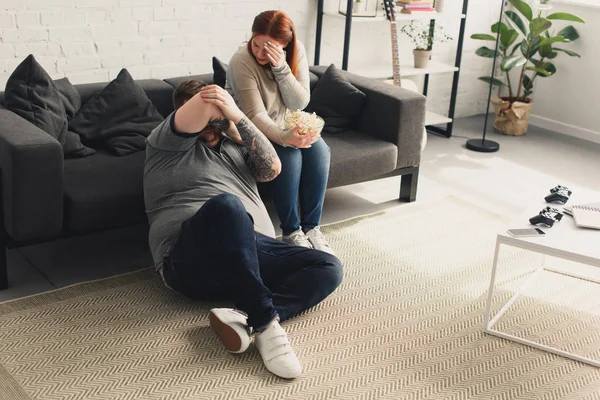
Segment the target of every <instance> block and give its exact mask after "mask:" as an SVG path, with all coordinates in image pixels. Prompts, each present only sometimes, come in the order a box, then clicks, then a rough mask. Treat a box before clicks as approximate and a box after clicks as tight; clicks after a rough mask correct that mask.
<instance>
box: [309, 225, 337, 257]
mask: <svg viewBox="0 0 600 400" xmlns="http://www.w3.org/2000/svg"><path fill="white" fill-rule="evenodd" d="M306 237H307V238H308V241H309V242H310V244H312V247H313V249H315V250H321V251H324V252H325V253H329V254H331V255H332V256H335V252H334V251H333V249H332V248H331V246H330V245H329V243H327V240H325V236H323V233H321V229H320V228H319V227H318V226H317V227H316V228H313V229H311V230H310V231H308V232H306Z"/></svg>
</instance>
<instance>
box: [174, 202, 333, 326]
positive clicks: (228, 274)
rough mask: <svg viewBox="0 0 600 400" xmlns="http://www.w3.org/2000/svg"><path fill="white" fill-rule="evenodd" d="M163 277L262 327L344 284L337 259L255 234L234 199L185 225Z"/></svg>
mask: <svg viewBox="0 0 600 400" xmlns="http://www.w3.org/2000/svg"><path fill="white" fill-rule="evenodd" d="M163 275H164V277H165V280H166V281H167V283H168V284H169V286H171V287H172V288H173V289H175V290H177V291H179V292H181V293H182V294H184V295H185V296H187V297H190V298H192V299H196V300H231V301H233V302H234V303H235V307H236V308H238V309H240V310H242V311H244V312H245V313H247V314H248V325H250V326H252V327H254V328H259V327H261V326H264V325H266V324H267V323H269V322H270V321H271V320H272V319H273V317H274V316H275V315H276V314H279V318H280V320H281V321H284V320H286V319H288V318H291V317H293V316H294V315H296V314H298V313H301V312H302V311H304V310H306V309H308V308H310V307H312V306H314V305H316V304H318V303H320V302H321V301H322V300H323V299H324V298H326V297H327V296H329V294H330V293H331V292H333V291H334V290H335V288H336V287H338V285H339V284H340V282H341V281H342V263H341V262H340V260H338V259H337V258H336V257H335V256H332V255H330V254H328V253H325V252H322V251H318V250H312V249H308V248H305V247H299V246H293V245H290V244H287V243H283V242H281V241H279V240H276V239H274V238H271V237H268V236H265V235H262V234H260V233H257V232H255V231H254V222H253V221H252V218H251V217H250V215H249V214H248V213H247V212H246V209H245V208H244V205H243V204H242V202H241V201H240V200H239V199H238V198H237V197H236V196H234V195H231V194H221V195H218V196H215V197H213V198H212V199H210V200H209V201H207V202H206V203H205V204H204V205H203V206H202V207H201V208H200V210H198V212H197V213H196V214H195V215H194V216H193V217H191V218H189V219H187V220H186V221H184V222H183V224H182V226H181V233H180V235H179V238H178V239H177V242H176V243H175V245H174V246H173V248H172V249H171V251H170V253H169V255H168V256H167V257H165V259H164V263H163Z"/></svg>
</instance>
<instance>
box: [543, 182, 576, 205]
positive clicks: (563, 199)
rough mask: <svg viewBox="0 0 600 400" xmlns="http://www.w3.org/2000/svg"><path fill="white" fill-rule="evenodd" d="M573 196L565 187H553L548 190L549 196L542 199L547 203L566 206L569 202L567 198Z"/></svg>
mask: <svg viewBox="0 0 600 400" xmlns="http://www.w3.org/2000/svg"><path fill="white" fill-rule="evenodd" d="M571 194H573V192H571V191H570V190H569V188H568V187H566V186H561V185H558V186H555V187H553V188H552V189H550V194H549V195H548V196H546V197H544V200H546V202H547V203H558V204H563V205H564V204H566V203H567V201H569V197H570V196H571Z"/></svg>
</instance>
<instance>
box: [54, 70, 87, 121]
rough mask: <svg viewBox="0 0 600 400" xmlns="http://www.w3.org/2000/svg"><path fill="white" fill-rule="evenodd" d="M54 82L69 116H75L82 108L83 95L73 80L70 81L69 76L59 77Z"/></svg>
mask: <svg viewBox="0 0 600 400" xmlns="http://www.w3.org/2000/svg"><path fill="white" fill-rule="evenodd" d="M54 84H55V85H56V88H57V89H58V94H59V96H60V99H61V100H62V102H63V105H64V107H65V112H66V113H67V118H68V119H71V118H73V116H74V115H75V114H77V111H79V109H80V108H81V95H80V94H79V92H78V91H77V89H75V86H73V84H72V83H71V81H69V78H62V79H57V80H55V81H54Z"/></svg>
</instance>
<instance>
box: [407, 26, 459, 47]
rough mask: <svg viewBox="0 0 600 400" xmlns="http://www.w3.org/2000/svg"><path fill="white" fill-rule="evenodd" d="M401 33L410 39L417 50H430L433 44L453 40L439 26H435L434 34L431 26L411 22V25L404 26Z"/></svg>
mask: <svg viewBox="0 0 600 400" xmlns="http://www.w3.org/2000/svg"><path fill="white" fill-rule="evenodd" d="M400 32H402V33H404V34H405V35H406V36H408V37H409V38H410V40H411V41H412V42H413V43H414V44H415V49H417V50H430V49H431V46H432V45H433V43H443V42H447V41H450V40H452V38H451V37H450V36H449V35H448V34H447V33H446V32H445V31H444V28H443V27H442V26H441V25H439V24H435V28H434V31H433V33H432V32H431V30H430V26H429V24H424V23H423V22H419V21H411V23H410V24H406V25H403V26H402V28H401V29H400Z"/></svg>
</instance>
